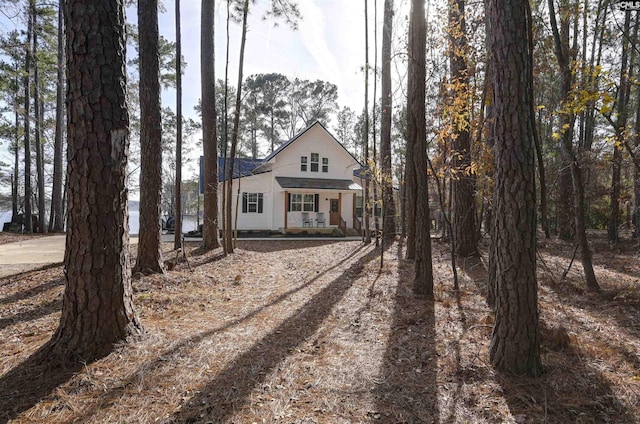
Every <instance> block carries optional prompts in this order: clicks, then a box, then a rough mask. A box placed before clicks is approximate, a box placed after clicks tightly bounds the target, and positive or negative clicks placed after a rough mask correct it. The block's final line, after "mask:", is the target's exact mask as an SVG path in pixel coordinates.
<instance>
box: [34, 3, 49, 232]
mask: <svg viewBox="0 0 640 424" xmlns="http://www.w3.org/2000/svg"><path fill="white" fill-rule="evenodd" d="M36 18H37V15H36V14H35V13H34V16H33V25H34V27H36V28H37V25H36ZM39 68H40V66H39V63H38V31H37V30H36V31H34V32H33V109H34V110H33V113H34V115H35V121H34V122H35V134H34V142H35V148H36V178H37V184H38V223H39V224H38V232H39V233H46V232H47V227H46V226H45V222H46V216H47V213H46V210H45V205H44V157H43V156H44V146H43V145H42V138H41V135H42V109H43V108H42V104H41V101H40V69H39Z"/></svg>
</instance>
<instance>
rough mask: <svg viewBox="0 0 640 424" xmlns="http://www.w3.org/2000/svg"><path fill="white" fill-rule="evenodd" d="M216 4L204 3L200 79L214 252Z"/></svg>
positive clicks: (206, 241) (209, 242)
mask: <svg viewBox="0 0 640 424" xmlns="http://www.w3.org/2000/svg"><path fill="white" fill-rule="evenodd" d="M214 13H215V2H214V0H202V11H201V38H200V77H201V81H200V84H201V91H202V100H201V101H202V147H203V150H204V224H203V230H202V248H203V249H204V250H212V249H215V248H217V247H219V246H220V242H219V241H218V149H217V137H216V92H215V90H216V76H215V57H214V55H215V41H214V33H215V31H214V22H215V19H214Z"/></svg>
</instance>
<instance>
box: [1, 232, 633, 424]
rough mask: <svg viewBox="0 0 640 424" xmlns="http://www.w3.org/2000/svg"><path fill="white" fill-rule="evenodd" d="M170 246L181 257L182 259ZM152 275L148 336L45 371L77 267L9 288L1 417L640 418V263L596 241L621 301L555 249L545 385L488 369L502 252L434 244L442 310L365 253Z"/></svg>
mask: <svg viewBox="0 0 640 424" xmlns="http://www.w3.org/2000/svg"><path fill="white" fill-rule="evenodd" d="M168 249H169V246H167V252H166V253H165V259H169V260H174V259H175V254H174V253H172V252H170V251H169V250H168ZM187 250H188V251H189V255H188V257H189V261H190V265H191V268H192V270H193V271H190V269H189V266H188V264H187V263H186V262H184V261H181V262H180V263H178V264H177V265H176V266H175V267H174V268H173V270H172V271H170V272H168V273H166V274H164V275H156V276H135V278H134V289H135V305H136V308H137V312H138V313H139V314H140V317H141V320H142V323H143V325H144V327H145V330H146V333H145V335H144V336H143V337H141V338H139V339H136V340H131V341H129V342H128V343H127V344H125V345H122V346H118V347H117V348H116V349H115V350H114V352H113V353H112V354H110V355H109V356H107V357H105V358H103V359H101V360H99V361H96V362H94V363H86V364H83V363H81V362H79V363H78V364H75V365H73V366H71V367H69V366H62V365H57V364H47V363H46V362H45V363H42V362H37V361H34V360H33V359H32V358H30V357H31V356H32V355H33V354H34V352H36V351H37V350H38V349H39V348H40V347H41V346H42V345H43V344H45V343H46V342H47V340H48V339H49V338H50V337H51V334H52V333H53V331H55V329H56V327H57V325H58V319H59V311H60V309H61V298H62V291H63V270H62V267H54V268H51V269H45V270H36V271H31V272H26V273H24V272H23V273H20V274H14V275H9V276H5V277H2V278H0V351H1V352H2V355H1V356H0V373H1V375H2V376H1V377H0V422H7V421H9V422H12V423H14V422H15V423H45V422H46V423H50V422H79V423H80V422H92V423H131V422H140V423H156V422H160V423H183V422H193V423H196V422H202V423H207V422H212V423H376V422H380V423H421V422H425V423H431V422H474V423H476V422H486V423H495V422H518V423H526V422H532V423H533V422H548V423H565V422H629V423H632V422H640V418H638V417H639V416H640V286H639V285H640V260H639V259H640V258H639V254H638V247H637V246H635V247H634V246H627V247H626V248H624V249H620V250H618V251H613V250H611V249H610V248H609V247H608V246H607V245H606V243H602V244H601V245H596V246H595V250H596V252H598V253H597V254H596V256H595V260H596V264H597V270H596V272H597V273H598V276H599V278H600V284H601V285H602V286H603V288H604V292H603V293H601V294H599V295H596V294H589V293H587V292H585V291H584V290H583V288H582V287H583V286H582V282H581V270H580V268H579V265H576V263H575V262H574V264H573V266H572V268H571V269H570V270H569V272H568V273H567V277H566V279H565V280H564V281H561V276H562V274H563V272H564V271H565V270H566V269H567V267H568V264H569V262H570V260H571V256H572V253H573V247H572V246H570V245H563V244H560V243H557V242H548V243H546V245H544V246H541V249H540V253H539V257H538V265H539V272H538V280H539V284H540V309H541V334H542V337H541V338H542V352H543V364H544V366H545V371H546V372H545V374H544V375H543V376H542V377H541V378H538V379H528V378H521V377H514V376H509V375H503V374H499V373H496V372H495V371H494V370H493V369H492V368H491V367H490V365H489V364H488V349H489V343H490V339H491V327H492V322H493V318H492V314H491V312H490V310H489V309H488V308H487V306H486V304H485V302H484V298H483V293H484V288H485V284H486V257H485V258H483V259H479V260H467V261H462V263H460V264H459V265H460V267H461V270H460V272H459V274H460V278H461V281H460V283H461V284H460V286H461V290H460V291H458V292H454V291H453V290H452V286H453V284H452V274H451V271H450V269H449V268H448V264H449V254H448V246H447V245H445V244H441V243H439V242H437V241H436V242H435V243H434V256H433V261H434V274H435V277H436V280H435V282H436V300H435V302H432V303H430V302H428V301H426V300H425V299H420V298H416V297H415V296H413V294H412V293H411V288H410V281H411V276H412V264H411V262H408V261H405V260H403V259H402V258H403V246H402V245H401V244H400V243H399V242H398V241H396V242H395V243H394V244H393V245H392V246H391V247H389V248H388V249H387V250H386V251H385V254H384V265H383V267H382V268H380V251H379V250H378V249H375V247H374V246H373V245H371V246H364V245H362V244H361V243H360V242H357V241H344V242H334V241H304V240H298V241H274V240H265V241H240V242H239V243H238V249H237V251H236V253H234V254H233V255H230V256H227V257H223V255H222V252H221V251H214V252H212V253H209V254H206V255H202V254H199V253H198V251H197V249H196V246H195V245H194V246H187Z"/></svg>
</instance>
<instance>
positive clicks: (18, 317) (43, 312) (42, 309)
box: [0, 299, 62, 330]
mask: <svg viewBox="0 0 640 424" xmlns="http://www.w3.org/2000/svg"><path fill="white" fill-rule="evenodd" d="M29 306H33V307H34V308H35V309H27V310H24V311H22V312H18V313H16V314H13V315H11V316H9V317H7V318H0V330H4V329H5V328H7V327H9V326H12V325H15V324H18V323H20V322H26V321H33V320H36V319H38V318H42V317H45V316H47V315H49V314H53V313H54V312H58V311H60V310H61V309H62V299H55V300H52V301H49V302H47V303H45V304H39V305H29Z"/></svg>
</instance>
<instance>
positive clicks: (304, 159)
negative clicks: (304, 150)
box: [300, 156, 307, 172]
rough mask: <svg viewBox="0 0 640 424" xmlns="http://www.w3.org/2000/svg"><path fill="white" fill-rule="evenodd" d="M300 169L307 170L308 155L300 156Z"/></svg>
mask: <svg viewBox="0 0 640 424" xmlns="http://www.w3.org/2000/svg"><path fill="white" fill-rule="evenodd" d="M300 171H302V172H307V157H306V156H300Z"/></svg>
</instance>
